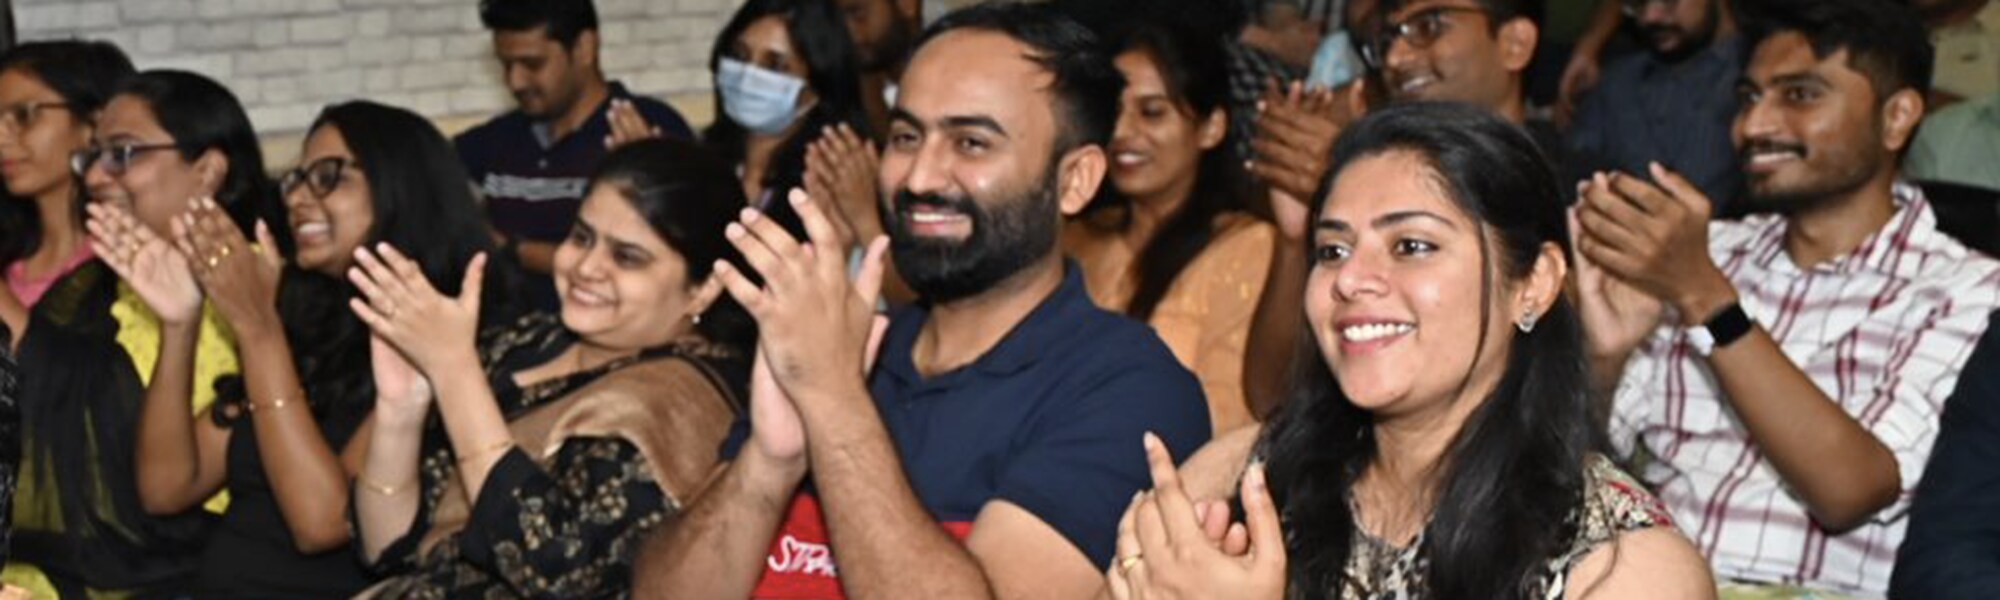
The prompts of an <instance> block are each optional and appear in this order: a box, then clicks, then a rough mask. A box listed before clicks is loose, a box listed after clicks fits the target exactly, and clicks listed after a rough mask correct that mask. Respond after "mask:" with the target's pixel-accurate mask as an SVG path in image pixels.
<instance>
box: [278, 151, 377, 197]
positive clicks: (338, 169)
mask: <svg viewBox="0 0 2000 600" xmlns="http://www.w3.org/2000/svg"><path fill="white" fill-rule="evenodd" d="M360 166H361V164H360V163H358V162H355V161H353V160H350V159H348V158H347V157H345V156H329V157H326V158H322V159H319V160H315V161H312V162H309V163H306V164H303V165H299V166H298V168H296V169H292V170H290V171H287V172H285V176H284V177H283V178H281V179H279V180H278V189H279V190H280V191H282V192H284V193H285V195H287V196H289V195H291V194H292V190H295V189H298V187H299V186H300V185H304V186H306V189H308V190H312V193H313V197H314V198H325V197H326V195H327V194H331V193H333V191H334V190H336V189H340V182H341V181H342V180H344V179H346V171H347V168H348V167H355V168H360Z"/></svg>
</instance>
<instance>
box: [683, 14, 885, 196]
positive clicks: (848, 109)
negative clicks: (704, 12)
mask: <svg viewBox="0 0 2000 600" xmlns="http://www.w3.org/2000/svg"><path fill="white" fill-rule="evenodd" d="M773 15H775V16H778V17H780V18H783V19H784V20H785V35H787V36H790V37H791V39H792V48H793V49H794V50H795V51H797V52H798V58H799V59H800V60H802V61H804V62H805V65H806V86H807V87H809V88H811V89H812V91H813V94H815V95H817V96H818V97H819V100H818V102H817V103H815V104H814V105H813V107H812V109H811V110H809V111H807V112H806V114H805V115H804V116H803V117H800V121H799V126H798V127H797V129H795V130H794V133H793V134H792V136H791V138H790V139H787V140H785V143H784V144H782V145H780V146H779V147H778V150H777V152H775V153H773V154H772V155H771V159H770V160H771V164H770V165H768V166H767V167H766V168H765V169H764V181H763V184H764V189H767V190H772V191H773V192H772V193H774V194H776V196H774V197H777V198H782V197H783V195H784V193H785V190H787V189H790V188H794V187H798V186H799V185H801V182H802V181H803V179H802V177H803V175H804V173H805V170H806V146H807V145H808V144H811V143H812V142H813V140H815V139H818V137H819V131H820V129H821V128H822V127H830V126H834V125H841V124H845V125H847V126H848V127H849V128H852V129H853V130H854V131H855V132H856V133H858V134H860V135H861V136H862V137H864V138H870V139H872V138H875V137H876V132H875V131H874V127H873V126H872V125H870V124H869V121H868V111H867V108H866V105H865V104H863V103H862V101H861V56H860V54H859V53H858V51H857V50H855V47H854V39H853V38H852V37H849V35H848V33H847V22H846V21H845V20H843V18H842V17H841V14H840V9H839V8H837V7H835V6H834V4H833V1H832V0H749V2H746V3H744V4H743V6H742V7H741V8H738V9H736V15H735V16H732V17H730V18H729V23H728V24H727V25H724V26H723V27H722V33H721V34H720V35H717V36H716V37H715V47H714V48H713V49H711V50H710V51H709V54H708V71H709V73H710V74H711V75H713V74H714V73H716V72H717V71H718V69H720V68H721V65H722V59H723V58H727V57H730V56H731V54H732V53H733V48H734V47H735V44H736V40H737V38H740V37H742V36H743V31H744V30H745V29H749V28H750V24H751V23H755V22H757V20H758V19H762V18H764V17H768V16H773ZM714 93H715V106H716V107H718V109H719V108H720V107H721V106H722V89H721V86H716V89H715V92H714ZM748 135H749V132H748V131H746V130H744V129H743V126H742V125H739V124H737V123H736V121H734V120H732V119H730V118H729V116H728V115H726V114H721V112H720V111H719V110H718V111H717V116H716V118H715V122H714V123H712V124H710V125H709V126H708V129H706V130H703V131H702V134H701V139H702V142H703V143H704V144H707V145H708V147H709V148H711V149H713V151H714V152H716V153H718V154H720V155H722V156H724V157H726V158H728V159H729V160H732V161H736V162H742V161H743V160H745V159H746V155H745V149H744V143H745V142H744V140H745V138H746V137H748ZM789 207H790V205H789V204H786V203H784V202H774V203H772V206H771V208H772V209H774V210H779V211H786V212H789ZM792 219H793V220H795V219H796V218H795V217H793V218H792Z"/></svg>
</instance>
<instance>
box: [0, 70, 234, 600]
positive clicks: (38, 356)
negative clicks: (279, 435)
mask: <svg viewBox="0 0 2000 600" xmlns="http://www.w3.org/2000/svg"><path fill="white" fill-rule="evenodd" d="M131 75H132V67H131V63H130V61H129V60H127V59H126V57H125V55H124V54H123V53H122V52H120V51H119V50H118V49H117V48H115V47H113V46H110V45H108V44H101V43H89V42H48V43H36V44H27V45H24V46H21V47H20V48H17V49H15V50H13V51H11V52H9V53H8V54H7V55H6V56H5V58H0V104H5V106H0V109H4V110H0V163H4V165H0V173H4V175H5V177H6V180H7V186H8V188H9V192H10V193H11V195H13V196H15V198H9V199H8V201H7V202H6V203H5V204H4V208H0V214H5V215H6V217H5V218H4V219H0V223H4V224H0V246H5V247H6V250H5V251H4V253H5V260H4V261H0V262H6V263H8V265H9V268H8V271H9V274H8V286H7V287H6V288H5V289H4V290H0V304H7V305H10V306H7V307H6V308H5V309H0V313H11V314H8V315H7V316H6V320H7V321H8V323H7V324H8V326H9V328H10V329H12V330H13V332H14V334H15V338H14V339H15V343H16V345H17V347H18V349H19V351H18V353H17V354H16V358H17V359H18V360H19V362H20V366H21V368H22V370H23V373H27V374H29V376H27V377H24V378H23V380H22V386H21V390H20V391H21V412H22V421H23V426H22V430H23V432H24V433H25V434H26V437H25V438H24V439H23V440H22V444H21V448H22V456H23V458H24V461H23V464H22V475H23V477H22V478H21V480H20V487H19V489H18V490H17V492H16V494H15V498H14V501H15V504H14V507H13V508H14V510H13V513H14V515H13V516H14V523H13V526H14V539H13V554H12V559H13V560H14V561H15V562H14V563H13V564H10V565H9V566H10V568H9V569H8V570H7V574H6V582H7V583H9V584H12V585H15V586H19V587H23V588H26V589H28V590H29V591H30V592H31V593H34V594H35V595H36V596H37V597H56V596H57V595H58V594H61V595H68V596H71V597H83V596H84V595H85V594H86V592H87V591H90V590H96V591H127V592H152V591H169V590H177V589H182V586H181V583H182V581H183V580H184V579H185V578H186V577H187V576H189V575H190V574H191V573H192V572H193V567H194V560H193V558H192V557H191V556H190V555H191V553H193V552H194V551H195V549H196V548H197V544H198V543H199V540H200V539H201V536H202V535H203V533H204V530H205V528H206V527H205V519H204V518H203V517H201V516H200V515H199V514H198V513H199V511H185V512H183V513H181V514H174V515H157V516H156V515H154V514H150V513H149V512H148V511H146V510H145V509H144V507H143V506H142V505H141V502H140V501H139V499H138V494H137V491H136V490H135V489H134V485H133V482H134V480H135V476H134V470H133V464H132V457H133V453H134V450H135V448H134V445H133V443H132V441H131V440H132V432H133V430H134V429H135V428H136V427H137V419H138V416H139V415H138V406H139V403H140V401H141V397H142V395H143V394H144V393H145V389H146V387H145V386H146V383H147V382H148V381H150V380H151V376H152V375H154V374H155V369H154V367H155V364H154V363H155V360H154V359H155V358H157V357H158V350H159V344H158V340H159V339H160V336H159V332H160V322H159V320H158V319H157V317H155V316H153V315H152V313H151V312H150V311H148V310H147V309H146V308H145V303H144V302H141V301H140V300H139V299H138V297H137V296H136V295H135V294H133V293H132V291H131V289H130V288H128V287H125V286H122V285H120V283H119V280H118V277H117V275H116V274H115V273H114V272H113V271H112V270H110V269H108V268H106V266H105V264H104V263H102V262H99V261H95V260H90V259H89V258H88V257H87V255H88V254H96V250H101V248H95V247H93V249H92V251H90V252H86V251H82V250H77V249H76V248H75V247H73V246H74V245H75V244H80V243H85V242H84V239H83V236H82V234H83V232H84V231H85V224H84V217H83V213H84V200H83V197H82V194H81V191H80V190H81V186H79V184H78V183H77V181H76V179H75V178H73V177H72V175H71V173H70V157H71V156H72V155H73V154H72V153H80V154H81V155H83V156H94V155H95V154H96V153H95V152H93V151H89V150H84V148H85V147H86V145H88V144H89V143H90V141H91V140H92V139H93V138H96V137H98V136H100V135H102V133H103V129H104V128H103V127H102V126H101V125H102V124H101V123H91V122H90V121H89V117H90V115H91V114H92V113H94V112H96V111H97V110H98V109H99V108H100V107H102V106H104V105H105V104H106V102H107V101H108V100H109V99H110V98H112V97H114V96H115V95H116V91H117V89H118V86H119V85H120V83H119V82H120V81H121V80H125V79H128V78H130V77H131ZM232 105H233V104H232ZM239 112H240V110H239ZM244 127H245V129H246V130H247V128H248V121H247V120H245V121H244ZM253 142H254V139H253ZM251 151H253V152H254V151H255V146H254V145H253V146H251ZM253 168H261V165H253ZM185 204H186V201H185V199H183V200H182V201H181V205H183V206H184V205H185ZM22 209H27V210H25V211H24V210H22ZM79 254H85V255H86V257H85V258H81V259H80V258H77V255H79ZM99 255H100V256H101V254H99ZM52 266H53V268H51V267H52ZM17 311H18V312H17ZM202 338H203V341H204V344H205V345H204V347H203V350H202V354H201V356H200V359H199V362H200V363H201V364H202V365H203V368H201V369H199V370H198V372H199V373H200V376H202V377H214V376H217V375H219V374H221V373H226V372H229V371H232V370H233V369H234V365H235V359H234V357H233V355H231V354H230V351H229V348H228V344H227V343H226V342H222V341H220V339H221V337H220V336H219V335H218V334H216V333H215V330H213V329H209V330H207V332H206V333H204V334H202ZM173 385H174V383H173V382H169V383H168V384H167V385H166V386H165V387H173ZM178 385H179V386H180V387H182V388H183V389H185V388H190V387H194V386H192V385H191V384H189V383H187V382H186V381H185V380H183V381H181V382H180V383H178ZM182 393H186V392H185V391H183V392H182Z"/></svg>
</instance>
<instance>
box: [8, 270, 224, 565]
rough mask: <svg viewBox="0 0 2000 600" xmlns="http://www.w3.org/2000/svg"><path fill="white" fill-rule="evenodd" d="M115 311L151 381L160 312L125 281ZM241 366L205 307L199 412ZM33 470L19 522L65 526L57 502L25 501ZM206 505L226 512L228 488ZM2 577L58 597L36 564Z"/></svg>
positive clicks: (198, 363) (21, 493)
mask: <svg viewBox="0 0 2000 600" xmlns="http://www.w3.org/2000/svg"><path fill="white" fill-rule="evenodd" d="M111 316H112V318H114V319H117V320H118V345H120V346H123V347H124V348H125V353H126V354H127V355H130V356H131V357H132V366H133V368H136V369H138V371H139V381H140V383H142V384H151V383H152V380H153V363H154V362H156V361H158V360H159V358H160V318H159V316H157V315H154V314H153V311H152V309H151V308H150V307H147V306H146V302H145V300H142V299H140V298H139V294H138V293H137V292H134V291H132V288H131V287H129V286H127V285H125V283H124V282H119V284H118V300H117V301H116V302H114V303H113V304H112V305H111ZM238 370H239V364H238V362H237V359H236V340H235V336H234V335H233V334H231V333H230V331H229V327H228V325H227V324H226V323H224V322H223V320H222V317H221V315H218V314H216V312H215V307H214V306H213V305H209V306H204V307H203V308H202V319H201V336H200V338H199V340H198V341H197V342H196V343H195V355H194V381H195V385H194V402H193V404H194V411H195V413H196V414H200V413H201V412H202V411H203V410H206V409H207V408H208V407H209V405H210V404H214V403H215V380H217V379H220V378H222V377H225V376H228V375H234V374H236V373H237V372H238ZM133 435H138V432H136V431H135V432H133ZM31 469H32V465H31V464H30V463H28V462H26V461H23V462H22V463H21V471H20V474H19V475H20V476H19V477H18V478H16V481H17V482H18V483H17V485H18V486H19V487H18V488H17V489H16V490H15V501H14V526H15V527H17V528H18V527H23V526H24V525H26V526H29V527H28V528H32V529H41V530H45V531H57V530H61V529H62V514H61V511H60V510H57V509H56V507H55V506H54V505H52V504H49V503H45V502H33V501H31V500H30V501H24V500H29V499H32V498H34V497H35V496H36V491H35V490H34V487H35V486H34V485H33V482H35V481H36V478H35V477H34V476H33V475H32V473H30V471H31ZM202 506H203V508H205V509H207V510H208V511H209V512H212V513H216V514H221V513H222V512H223V511H225V510H227V509H228V508H229V493H228V492H226V491H223V492H217V493H216V494H215V496H214V497H212V498H209V499H208V502H206V503H204V504H203V505H202ZM0 582H5V583H6V584H7V585H10V586H15V587H19V588H23V589H24V590H26V591H27V592H28V593H29V594H31V597H33V598H37V599H41V598H57V597H58V596H57V595H56V592H55V587H54V586H52V585H50V584H49V581H48V578H47V577H46V576H44V575H42V572H41V570H40V569H37V568H35V566H34V565H31V564H27V563H21V562H13V561H9V562H8V563H7V567H6V570H5V571H4V572H0ZM90 595H91V596H92V597H93V598H116V597H119V596H120V595H119V594H115V593H106V594H99V593H97V592H96V591H95V590H93V591H92V593H91V594H90Z"/></svg>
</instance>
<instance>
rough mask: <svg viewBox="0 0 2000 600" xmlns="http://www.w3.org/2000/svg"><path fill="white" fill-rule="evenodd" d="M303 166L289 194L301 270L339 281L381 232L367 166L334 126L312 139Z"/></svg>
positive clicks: (288, 213) (288, 207)
mask: <svg viewBox="0 0 2000 600" xmlns="http://www.w3.org/2000/svg"><path fill="white" fill-rule="evenodd" d="M299 164H300V165H301V169H300V170H299V171H295V172H294V175H293V176H291V177H287V179H286V184H287V185H288V186H289V187H287V188H286V189H285V213H286V217H287V219H288V221H289V224H290V226H291V228H292V239H293V240H295V241H296V242H297V244H298V252H297V256H296V257H295V260H296V261H297V262H298V265H299V268H302V269H306V270H308V271H317V272H320V273H325V274H327V275H329V276H333V277H339V276H340V274H342V273H346V272H347V269H348V267H351V266H353V263H354V249H355V248H357V247H360V246H361V244H364V243H367V242H368V239H369V238H370V237H371V232H373V231H374V229H375V200H374V195H373V193H372V191H371V190H370V188H369V186H368V178H367V177H366V176H365V175H364V174H363V173H362V168H364V166H362V165H358V164H357V163H356V160H355V157H354V152H353V151H352V150H349V149H348V147H347V138H346V137H345V136H342V135H341V133H340V128H338V127H335V126H333V125H331V124H328V125H322V126H320V128H319V129H315V130H313V133H312V135H311V136H308V137H307V138H306V146H305V151H304V152H303V153H301V154H300V155H299ZM329 184H330V185H329ZM321 192H324V193H325V194H324V195H321Z"/></svg>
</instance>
